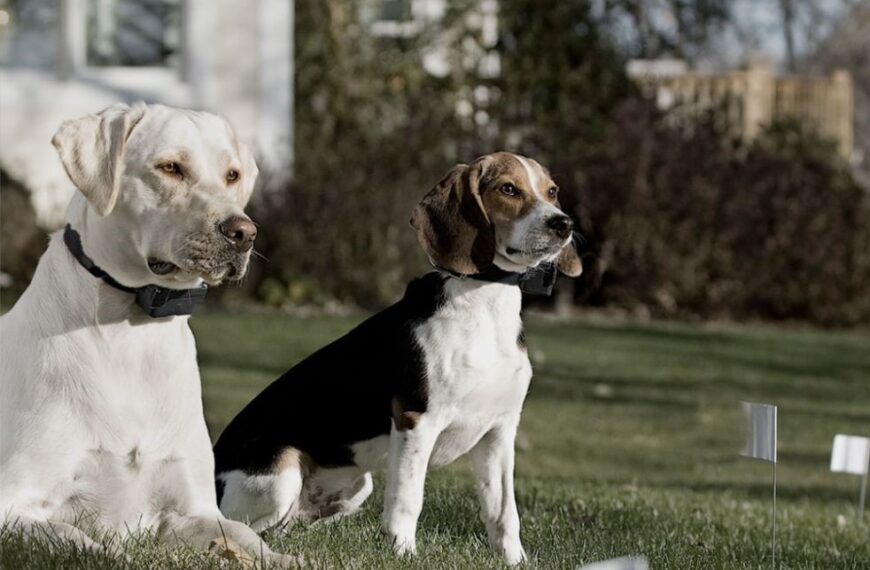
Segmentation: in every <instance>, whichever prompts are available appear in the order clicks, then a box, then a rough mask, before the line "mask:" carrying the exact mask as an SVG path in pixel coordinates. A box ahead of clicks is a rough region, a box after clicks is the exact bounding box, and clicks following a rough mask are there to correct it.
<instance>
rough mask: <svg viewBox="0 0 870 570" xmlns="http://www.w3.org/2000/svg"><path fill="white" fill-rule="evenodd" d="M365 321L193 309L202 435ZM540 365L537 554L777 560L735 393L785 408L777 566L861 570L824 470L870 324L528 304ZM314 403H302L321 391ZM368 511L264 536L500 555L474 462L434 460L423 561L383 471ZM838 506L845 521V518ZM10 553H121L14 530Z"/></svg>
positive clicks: (450, 560)
mask: <svg viewBox="0 0 870 570" xmlns="http://www.w3.org/2000/svg"><path fill="white" fill-rule="evenodd" d="M356 322H358V319H356V318H316V319H314V318H312V319H299V318H291V317H287V316H280V315H271V314H267V315H248V314H241V315H229V314H215V313H210V314H203V315H199V316H197V317H195V318H194V319H193V321H192V323H193V326H194V329H195V332H196V334H197V341H198V347H199V355H200V363H201V366H202V376H203V382H204V397H205V410H206V420H207V422H208V425H209V429H210V430H211V433H212V435H213V437H215V436H217V435H218V433H219V432H220V430H221V429H222V427H223V426H224V425H226V423H227V422H228V421H229V420H230V419H231V418H232V416H233V415H234V414H235V413H236V412H238V411H239V410H240V409H241V408H242V406H244V404H245V403H246V402H247V401H248V400H249V399H250V398H251V397H252V396H253V395H254V394H256V393H257V392H258V391H259V390H261V389H262V388H263V387H264V386H266V385H267V384H268V383H269V382H271V381H272V380H273V379H274V378H275V377H276V376H277V375H278V374H280V373H281V372H283V371H284V370H285V369H286V368H287V367H289V366H290V365H292V364H293V363H295V362H297V361H298V360H299V359H301V358H302V357H304V356H305V355H306V354H308V353H310V352H311V351H313V350H315V349H316V348H318V347H320V346H322V345H323V344H325V343H326V342H328V341H329V340H331V339H334V338H336V337H337V336H338V335H340V334H342V333H343V332H345V331H347V330H349V329H350V328H351V327H352V326H354V324H355V323H356ZM527 324H528V326H527V338H528V343H529V349H530V353H531V355H532V360H533V363H534V365H535V377H534V379H533V381H532V388H531V392H530V394H529V398H528V401H527V403H526V406H525V411H524V414H523V421H522V423H521V427H520V437H519V441H518V447H519V452H518V455H517V484H516V487H517V494H518V501H519V509H520V516H521V519H522V525H523V526H522V534H523V542H524V544H525V547H526V550H527V552H528V553H529V555H530V557H531V559H532V562H531V566H532V567H536V568H574V567H575V566H577V565H579V564H583V563H587V562H591V561H595V560H600V559H605V558H611V557H616V556H623V555H628V554H642V555H645V556H647V557H648V558H649V559H650V562H651V566H652V568H655V569H658V568H678V569H684V568H686V569H688V568H697V569H707V568H722V569H736V568H769V567H770V560H769V544H770V542H769V541H770V523H771V518H770V514H771V513H770V500H771V466H770V464H769V463H763V462H758V461H754V460H749V459H743V458H740V457H739V456H738V455H737V451H738V450H739V448H740V445H741V438H742V432H741V427H742V423H741V422H742V418H741V416H740V415H739V412H738V409H737V401H738V400H740V399H745V400H752V401H760V402H770V403H776V404H778V405H779V406H780V408H779V420H780V425H779V435H780V439H779V460H780V463H779V465H778V480H779V496H778V510H777V523H778V540H779V550H778V559H779V560H780V561H781V564H782V567H783V568H820V569H821V568H831V569H847V568H855V569H858V568H865V569H866V568H870V524H867V525H864V526H859V525H858V524H856V521H855V505H856V502H857V496H858V488H859V482H860V480H859V478H857V477H855V476H849V475H838V474H832V473H830V472H829V471H828V461H829V458H830V446H831V441H832V439H833V436H834V434H835V433H838V432H842V433H853V434H862V435H870V336H868V335H867V334H866V332H865V333H831V332H812V331H787V330H782V329H776V328H760V327H737V326H729V327H717V328H709V327H703V326H698V325H682V324H644V325H624V324H599V323H593V322H585V321H584V322H571V323H562V322H548V321H546V320H542V319H540V318H539V319H529V320H528V323H527ZM319 404H320V403H318V402H312V405H319ZM376 481H377V485H376V488H377V490H376V492H375V494H374V495H373V496H372V498H371V499H369V501H368V503H367V506H366V508H365V509H364V511H363V512H362V513H361V514H359V515H357V516H355V517H352V518H349V519H346V520H344V521H340V522H338V523H335V524H323V525H316V524H315V525H313V526H297V527H295V528H293V529H292V530H291V531H290V532H289V534H286V535H282V536H278V535H268V537H267V538H268V540H269V542H270V543H271V544H273V545H274V547H275V548H276V549H282V550H285V551H290V552H294V553H300V554H303V555H304V556H305V558H306V560H307V561H309V562H319V563H320V564H321V565H322V566H326V567H347V568H361V569H367V568H429V567H437V568H491V567H499V566H500V561H499V560H498V559H497V558H496V557H494V556H493V555H491V554H490V552H489V550H488V548H487V547H486V540H485V533H484V530H483V526H482V524H481V523H480V521H479V520H478V518H477V509H476V501H475V498H474V491H473V487H472V479H471V475H470V467H469V465H468V464H467V462H466V461H465V460H462V461H460V462H458V463H457V464H455V465H453V466H451V467H449V468H447V469H444V470H441V471H437V472H434V473H432V474H431V475H430V476H429V479H428V481H427V489H426V502H425V506H424V510H423V515H422V517H421V520H420V524H419V528H418V539H417V542H418V551H419V552H418V556H417V557H416V558H415V559H413V560H399V559H397V558H395V557H394V556H393V555H392V553H391V551H390V548H389V545H388V544H387V541H386V540H385V539H384V538H382V537H381V536H380V534H379V532H378V526H379V515H380V503H381V497H382V491H383V489H382V487H383V478H382V477H379V478H378V479H377V480H376ZM838 519H840V522H839V523H838ZM0 539H2V542H0V547H2V548H3V553H2V556H0V562H2V567H3V568H19V567H23V566H24V565H30V566H33V567H44V568H54V567H85V566H87V567H94V568H109V567H117V564H118V563H117V562H114V561H112V560H109V559H102V558H99V557H96V556H93V555H82V554H81V553H77V552H74V551H72V550H71V549H61V550H60V551H59V552H56V553H54V554H49V553H47V552H46V551H45V549H44V548H41V547H40V546H39V545H28V544H25V543H23V542H22V541H21V539H20V538H19V537H16V536H14V535H11V534H8V533H7V534H5V535H3V536H2V537H0ZM127 552H128V555H129V562H127V563H125V567H130V568H143V569H144V568H155V567H160V568H209V567H218V566H219V565H218V564H217V563H216V562H215V561H213V560H211V559H209V558H208V557H205V556H202V555H200V554H194V553H189V552H180V551H169V550H167V549H163V548H158V547H155V545H154V544H153V541H151V540H150V539H143V540H142V541H140V542H139V543H136V544H130V545H128V546H127Z"/></svg>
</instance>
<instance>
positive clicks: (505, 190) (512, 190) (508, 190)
mask: <svg viewBox="0 0 870 570" xmlns="http://www.w3.org/2000/svg"><path fill="white" fill-rule="evenodd" d="M498 191H499V192H501V193H502V194H504V195H505V196H519V194H520V191H519V190H518V189H517V187H516V186H514V185H513V184H502V185H501V187H500V188H499V189H498Z"/></svg>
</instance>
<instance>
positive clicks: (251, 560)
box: [159, 512, 301, 568]
mask: <svg viewBox="0 0 870 570" xmlns="http://www.w3.org/2000/svg"><path fill="white" fill-rule="evenodd" d="M159 533H160V536H161V538H163V539H165V540H166V541H167V542H169V543H170V544H172V543H174V544H184V545H187V546H189V547H191V548H196V549H200V550H211V551H215V552H218V553H219V554H221V555H222V556H224V557H229V558H235V559H237V560H238V561H239V562H241V563H243V564H248V565H251V564H257V563H265V564H267V565H275V566H279V567H281V568H288V567H291V566H293V567H295V566H299V565H300V564H301V561H300V560H299V559H297V558H296V557H294V556H290V555H286V554H278V553H276V552H272V550H271V549H270V548H269V546H268V545H267V544H266V543H265V542H264V541H263V539H261V538H260V536H259V535H258V534H257V533H256V532H254V531H253V530H251V528H250V527H248V525H246V524H244V523H241V522H238V521H234V520H230V519H227V518H224V517H223V515H221V514H220V513H219V512H216V513H214V514H208V515H179V514H176V513H167V514H166V515H164V517H163V521H162V522H161V524H160V529H159Z"/></svg>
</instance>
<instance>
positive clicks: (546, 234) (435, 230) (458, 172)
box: [411, 152, 582, 277]
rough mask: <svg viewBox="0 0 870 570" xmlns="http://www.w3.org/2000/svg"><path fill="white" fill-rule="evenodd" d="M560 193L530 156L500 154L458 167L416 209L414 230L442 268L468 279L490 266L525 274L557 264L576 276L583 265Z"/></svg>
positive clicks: (572, 275)
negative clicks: (550, 263)
mask: <svg viewBox="0 0 870 570" xmlns="http://www.w3.org/2000/svg"><path fill="white" fill-rule="evenodd" d="M558 195H559V189H558V187H557V186H556V184H555V183H554V182H553V179H552V178H551V177H550V174H549V172H547V170H546V169H545V168H544V167H543V166H541V165H540V164H538V163H537V162H536V161H535V160H532V159H531V158H526V157H524V156H520V155H516V154H511V153H507V152H497V153H494V154H488V155H486V156H482V157H480V158H478V159H476V160H475V161H474V162H472V163H470V164H459V165H457V166H455V167H454V168H453V170H451V171H450V172H449V173H448V174H447V176H445V177H444V179H443V180H442V181H441V182H439V183H438V185H437V186H435V188H433V189H432V190H431V191H430V192H429V193H428V194H426V196H424V197H423V199H422V200H421V201H420V203H419V204H418V205H417V207H416V208H415V209H414V212H413V214H412V216H411V225H412V226H413V227H414V229H416V230H417V236H418V238H419V239H420V243H421V244H422V245H423V249H424V250H425V251H426V253H427V254H428V255H429V257H430V258H431V259H432V261H433V262H434V263H435V264H436V265H437V266H439V267H443V268H444V269H448V270H450V271H454V272H456V273H461V274H465V275H469V274H473V273H480V272H481V271H484V270H486V269H487V268H489V267H490V266H492V265H493V264H495V265H496V266H497V267H499V268H501V269H504V270H506V271H515V272H524V271H527V270H528V269H531V268H533V267H535V266H537V265H540V264H541V263H545V262H556V264H557V267H558V268H559V270H560V271H561V272H562V273H564V274H566V275H569V276H571V277H576V276H578V275H580V273H581V271H582V265H581V263H580V258H579V256H578V255H577V250H576V248H575V246H574V240H573V228H574V224H573V222H572V221H571V218H570V217H569V216H567V215H566V214H565V213H564V212H563V211H562V210H561V208H560V207H559V198H558Z"/></svg>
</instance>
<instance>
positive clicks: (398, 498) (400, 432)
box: [383, 412, 440, 554]
mask: <svg viewBox="0 0 870 570" xmlns="http://www.w3.org/2000/svg"><path fill="white" fill-rule="evenodd" d="M410 414H415V413H414V412H404V413H402V414H397V415H396V418H395V419H396V421H395V423H394V424H393V427H392V430H391V431H390V452H389V469H388V471H387V487H386V493H385V495H384V515H383V531H384V532H385V533H386V534H387V535H388V536H389V537H390V539H391V540H392V542H393V549H394V550H395V551H396V553H397V554H413V553H414V552H415V551H416V540H415V535H416V532H417V519H418V518H419V516H420V511H421V510H422V508H423V488H424V486H425V483H426V470H427V468H428V466H429V457H430V455H431V454H432V448H433V446H434V445H435V441H436V440H437V439H438V433H439V431H440V430H439V429H438V428H437V426H435V425H433V424H434V422H432V421H431V420H432V419H431V418H429V417H426V416H425V415H420V414H416V415H413V416H411V415H410Z"/></svg>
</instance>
